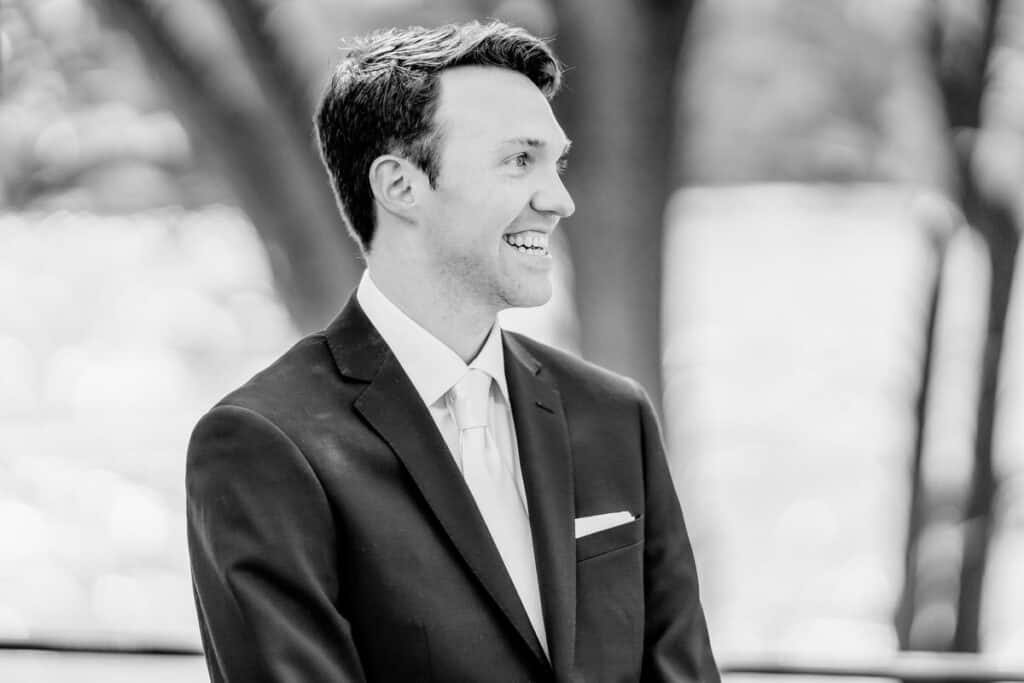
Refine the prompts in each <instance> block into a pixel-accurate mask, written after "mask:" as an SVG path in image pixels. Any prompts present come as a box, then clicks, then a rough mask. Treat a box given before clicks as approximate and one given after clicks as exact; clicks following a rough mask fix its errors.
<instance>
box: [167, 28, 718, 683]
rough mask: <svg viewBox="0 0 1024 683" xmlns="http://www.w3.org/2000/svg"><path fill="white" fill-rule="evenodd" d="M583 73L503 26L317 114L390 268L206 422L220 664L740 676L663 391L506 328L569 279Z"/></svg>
mask: <svg viewBox="0 0 1024 683" xmlns="http://www.w3.org/2000/svg"><path fill="white" fill-rule="evenodd" d="M560 80H561V71H560V67H559V65H558V63H557V61H556V59H555V57H554V56H553V54H552V53H551V51H550V49H549V48H548V46H547V45H546V44H545V43H544V42H542V41H540V40H538V39H536V38H534V37H533V36H531V35H529V34H527V33H526V32H525V31H523V30H521V29H516V28H511V27H509V26H506V25H504V24H500V23H492V24H488V25H481V24H477V23H471V24H464V25H453V26H444V27H441V28H435V29H423V28H409V29H404V30H392V31H387V32H380V33H376V34H372V35H370V36H368V37H366V38H364V39H362V40H361V41H360V42H358V43H356V44H355V45H354V46H353V47H352V48H351V49H350V50H349V52H348V54H347V56H346V57H345V59H344V60H343V61H342V62H341V63H340V65H339V66H338V67H337V69H336V71H335V72H334V74H333V77H332V79H331V80H330V83H329V84H328V86H327V88H326V90H325V93H324V95H323V99H322V101H321V104H320V107H319V110H318V112H317V117H316V124H317V131H318V134H319V140H320V146H321V151H322V155H323V159H324V164H325V166H326V167H327V171H328V173H329V175H330V179H331V182H332V184H333V187H334V190H335V192H336V194H337V197H338V200H339V204H340V206H341V208H342V212H343V214H344V218H345V221H346V223H347V225H348V227H349V229H350V231H351V232H352V234H353V235H354V237H355V238H356V239H357V240H358V242H359V244H360V246H361V248H362V251H363V253H364V255H365V259H366V264H367V269H366V272H365V273H364V274H363V278H362V281H361V282H360V284H359V287H358V289H357V291H356V292H355V294H354V295H353V296H352V297H351V299H350V300H349V302H348V304H347V305H346V307H345V308H344V310H343V311H342V312H341V314H340V315H339V316H338V317H337V318H336V319H335V320H334V321H333V322H332V323H331V324H330V325H329V326H328V327H327V329H326V330H324V331H323V332H320V333H318V334H314V335H311V336H309V337H307V338H305V339H303V340H302V341H300V342H299V343H298V344H296V345H295V346H294V347H293V348H292V349H290V350H289V351H288V352H286V353H285V354H284V355H283V356H282V357H281V358H280V359H278V360H277V361H276V362H274V363H273V364H272V365H271V366H270V367H268V368H267V369H266V370H264V371H263V372H261V373H260V374H258V375H256V376H255V377H254V378H253V379H252V380H250V381H249V382H248V383H247V384H246V385H244V386H243V387H241V388H240V389H238V390H236V391H235V392H233V393H231V394H230V395H229V396H227V397H226V398H225V399H224V400H222V401H221V402H220V403H219V404H217V406H215V407H214V408H213V409H212V410H211V411H210V412H209V413H208V414H207V415H205V416H204V417H203V418H202V420H201V421H200V422H199V424H198V426H197V427H196V429H195V432H194V433H193V435H192V441H191V444H190V446H189V453H188V469H187V494H188V536H189V551H190V555H191V562H192V571H193V582H194V587H195V595H196V604H197V609H198V613H199V622H200V628H201V633H202V637H203V644H204V648H205V652H206V658H207V661H208V664H209V670H210V675H211V678H212V679H213V681H215V682H220V681H231V682H233V683H258V682H261V681H282V682H283V681H295V682H302V683H311V682H314V681H322V682H324V683H326V682H328V681H396V682H398V681H402V682H407V681H439V682H443V683H448V682H456V681H480V682H498V681H563V682H568V681H574V682H580V683H582V682H584V681H585V682H586V683H594V682H600V681H651V682H654V681H700V682H702V683H711V682H716V681H718V680H719V677H718V673H717V670H716V667H715V663H714V659H713V656H712V653H711V648H710V644H709V640H708V634H707V627H706V625H705V620H704V614H703V610H702V608H701V603H700V599H699V596H698V588H697V575H696V570H695V567H694V560H693V555H692V552H691V549H690V543H689V539H688V537H687V533H686V529H685V527H684V524H683V518H682V515H681V513H680V508H679V504H678V502H677V499H676V496H675V493H674V490H673V486H672V481H671V480H670V478H669V472H668V468H667V466H666V462H665V456H664V452H663V447H662V441H661V435H660V432H659V428H658V425H657V423H656V421H655V417H654V413H653V411H652V409H651V405H650V403H649V401H648V400H647V397H646V395H645V394H644V392H643V390H642V389H641V388H640V387H639V385H637V383H636V382H634V381H632V380H630V379H627V378H624V377H620V376H617V375H614V374H612V373H610V372H608V371H605V370H602V369H601V368H598V367H596V366H593V365H590V364H588V363H585V362H583V361H581V360H579V359H577V358H575V357H573V356H570V355H568V354H565V353H562V352H559V351H556V350H554V349H551V348H549V347H546V346H544V345H542V344H539V343H537V342H535V341H533V340H531V339H528V338H526V337H523V336H520V335H518V334H514V333H510V332H506V331H503V330H502V329H501V328H500V327H499V326H498V324H497V322H496V315H497V313H498V311H500V310H502V309H504V308H507V307H511V306H537V305H540V304H542V303H544V302H545V301H547V300H548V298H549V297H550V296H551V267H552V259H551V255H550V253H549V251H548V245H549V238H550V235H551V233H552V231H553V230H554V229H555V227H556V225H557V224H558V222H559V220H560V219H561V218H564V217H566V216H569V215H571V214H572V212H573V209H574V207H573V202H572V199H571V198H570V196H569V194H568V192H566V189H565V186H564V185H563V184H562V179H561V175H560V174H561V172H562V169H563V165H564V161H565V156H566V154H567V152H568V149H569V140H568V139H567V138H566V136H565V133H564V132H563V131H562V129H561V127H560V126H559V125H558V122H557V121H556V120H555V117H554V115H553V114H552V112H551V109H550V106H549V104H548V100H549V98H551V97H552V96H553V95H554V93H555V92H556V91H557V89H558V87H559V84H560Z"/></svg>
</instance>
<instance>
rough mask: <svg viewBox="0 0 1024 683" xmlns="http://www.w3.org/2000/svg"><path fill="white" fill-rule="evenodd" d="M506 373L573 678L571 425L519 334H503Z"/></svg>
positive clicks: (562, 662) (543, 575) (563, 661)
mask: <svg viewBox="0 0 1024 683" xmlns="http://www.w3.org/2000/svg"><path fill="white" fill-rule="evenodd" d="M503 337H504V342H505V344H504V346H505V376H506V378H507V380H508V391H509V398H510V400H511V403H512V415H513V420H514V422H515V430H516V442H517V444H518V448H519V461H520V464H521V466H522V469H523V481H524V483H525V484H526V499H527V503H528V504H529V506H530V527H531V529H532V531H533V551H534V557H535V558H536V561H537V579H538V583H539V584H540V595H541V604H542V606H543V609H544V626H545V628H546V629H547V632H548V645H549V650H550V652H551V663H552V665H553V666H554V669H555V674H556V676H557V678H558V680H560V681H562V680H569V678H570V676H571V672H572V667H573V662H574V660H575V643H576V541H575V536H574V533H573V515H574V510H575V504H574V494H573V478H572V457H571V452H570V448H569V430H568V425H567V423H566V418H565V412H564V409H563V407H562V398H561V395H560V394H559V392H558V389H557V387H556V386H555V385H554V382H553V381H552V380H551V378H550V376H549V375H546V374H545V373H544V371H543V367H542V366H541V365H540V363H538V362H537V360H536V359H535V358H533V356H532V355H530V354H529V352H527V351H526V349H525V348H523V346H522V344H521V343H520V342H519V341H518V340H517V339H516V338H515V336H513V335H510V334H508V333H503Z"/></svg>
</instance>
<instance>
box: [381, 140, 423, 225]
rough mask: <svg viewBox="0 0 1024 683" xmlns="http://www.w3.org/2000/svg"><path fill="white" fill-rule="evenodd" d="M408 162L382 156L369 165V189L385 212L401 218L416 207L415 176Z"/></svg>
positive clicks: (392, 156)
mask: <svg viewBox="0 0 1024 683" xmlns="http://www.w3.org/2000/svg"><path fill="white" fill-rule="evenodd" d="M418 171H419V169H416V168H415V167H413V165H412V164H411V163H409V161H408V160H406V159H403V158H401V157H397V156H394V155H392V154H382V155H381V156H379V157H377V158H376V159H374V160H373V163H372V164H370V189H371V190H372V191H373V196H374V198H375V199H376V200H377V202H378V203H379V204H380V205H381V206H382V207H383V208H384V210H385V211H388V212H389V213H393V214H395V215H396V216H399V217H402V218H409V212H410V211H411V210H412V209H413V208H415V206H416V180H417V178H416V174H417V172H418Z"/></svg>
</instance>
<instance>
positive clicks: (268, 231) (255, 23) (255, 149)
mask: <svg viewBox="0 0 1024 683" xmlns="http://www.w3.org/2000/svg"><path fill="white" fill-rule="evenodd" d="M94 2H95V3H96V4H97V6H98V7H99V8H100V9H101V10H102V13H103V14H104V16H106V17H107V18H109V19H110V20H111V21H112V22H113V23H115V24H116V25H119V26H121V27H123V28H125V29H127V31H128V32H129V33H130V34H131V35H132V36H133V37H134V38H135V41H136V43H137V44H138V46H139V48H140V50H141V52H142V54H143V55H144V57H145V58H146V60H147V62H148V64H149V65H150V67H151V68H152V69H153V71H154V72H155V74H156V75H157V76H158V78H160V79H161V80H162V81H163V82H164V83H165V85H166V86H167V88H168V92H169V93H170V98H169V99H170V103H171V105H172V106H175V107H177V109H178V110H179V113H180V114H181V115H182V119H183V121H184V122H185V124H186V125H187V127H188V128H189V131H190V134H191V135H192V139H193V141H194V142H195V143H196V144H198V145H204V146H207V147H208V148H209V149H210V151H211V153H209V156H211V157H213V158H215V159H217V160H218V161H219V162H220V163H221V165H222V167H223V169H224V172H225V175H226V177H227V178H228V179H229V181H230V183H231V185H232V187H233V189H234V191H235V193H236V195H237V198H238V201H239V203H240V205H241V207H242V208H243V210H245V212H246V213H247V214H248V215H249V217H250V219H251V220H252V221H253V224H254V225H255V227H256V229H257V231H258V232H259V234H260V237H261V238H262V239H263V241H264V244H265V245H266V247H267V252H268V257H269V260H270V264H271V269H272V271H273V275H274V279H275V283H276V285H277V287H278V291H279V292H280V294H281V296H282V299H283V301H284V303H285V305H286V307H287V309H288V311H289V313H290V314H291V317H292V319H293V320H294V321H295V323H296V325H297V326H298V328H299V329H300V330H301V331H310V330H313V329H316V328H319V327H321V326H323V325H324V324H326V323H327V322H328V320H329V319H330V317H331V316H332V315H333V314H334V313H336V312H337V310H338V309H339V308H340V306H341V305H342V303H344V297H345V295H346V294H347V293H348V291H349V290H350V289H351V288H352V287H354V285H355V283H356V282H357V280H358V277H359V273H360V270H361V267H360V266H359V263H358V260H357V256H356V254H357V250H356V247H355V245H354V243H353V242H351V240H349V238H348V237H347V235H346V234H345V229H344V225H343V223H342V220H341V217H340V215H339V214H338V211H337V208H336V206H335V203H334V198H333V195H332V193H331V190H330V187H329V185H328V182H327V179H326V176H325V175H324V172H323V171H322V170H321V168H320V165H319V162H318V160H317V157H316V152H315V149H314V147H313V145H312V144H311V140H310V130H311V124H310V116H305V117H303V116H302V115H301V111H302V109H303V108H308V106H309V98H308V96H307V97H304V98H302V100H301V101H297V93H300V92H301V91H302V88H303V86H302V85H300V83H306V80H302V81H299V75H298V74H297V73H296V69H295V66H294V63H293V62H290V61H288V60H287V58H286V55H287V52H286V50H285V49H284V47H283V46H282V45H280V37H275V36H271V35H270V33H269V32H267V31H266V24H265V22H263V19H265V17H264V15H263V14H261V13H260V11H261V10H262V11H264V12H265V9H266V8H265V7H262V4H261V3H256V2H242V1H241V0H237V1H236V0H225V4H227V5H230V9H231V19H232V22H233V25H234V27H235V29H236V31H237V32H238V34H239V37H240V38H241V42H242V45H243V46H244V51H245V54H246V57H247V60H248V62H249V64H248V65H247V64H246V62H245V61H243V60H242V59H238V58H237V57H236V56H234V53H233V52H231V51H230V50H227V49H225V48H224V46H223V45H220V44H214V43H215V42H216V41H215V40H211V37H215V36H216V31H213V30H211V28H210V27H204V29H203V30H201V31H197V30H194V22H195V21H196V20H197V17H196V16H195V14H193V12H194V11H195V10H196V6H193V4H192V3H163V2H157V1H156V0H94ZM203 19H204V17H199V20H200V21H202V20H203ZM225 36H230V32H228V31H225ZM222 38H224V36H222ZM230 41H231V43H234V42H235V39H234V38H230ZM257 43H258V45H257ZM228 56H231V57H233V58H231V59H228V58H227V57H228ZM250 67H252V71H250ZM303 118H304V119H305V120H300V119H303ZM224 258H231V255H230V254H225V255H224Z"/></svg>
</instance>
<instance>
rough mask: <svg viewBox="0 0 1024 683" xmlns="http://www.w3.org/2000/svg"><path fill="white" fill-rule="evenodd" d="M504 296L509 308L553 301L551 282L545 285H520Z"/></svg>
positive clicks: (526, 306) (530, 306)
mask: <svg viewBox="0 0 1024 683" xmlns="http://www.w3.org/2000/svg"><path fill="white" fill-rule="evenodd" d="M507 294H508V296H505V297H504V300H505V304H506V305H507V306H508V307H509V308H535V307H537V306H543V305H544V304H546V303H547V302H549V301H551V283H550V282H548V283H545V285H544V286H534V287H520V288H518V289H516V291H514V292H508V293H507Z"/></svg>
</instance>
